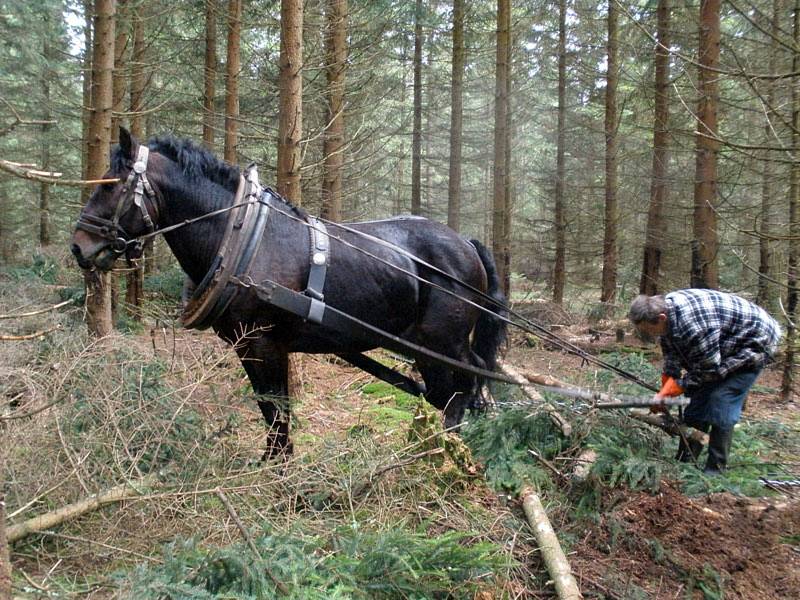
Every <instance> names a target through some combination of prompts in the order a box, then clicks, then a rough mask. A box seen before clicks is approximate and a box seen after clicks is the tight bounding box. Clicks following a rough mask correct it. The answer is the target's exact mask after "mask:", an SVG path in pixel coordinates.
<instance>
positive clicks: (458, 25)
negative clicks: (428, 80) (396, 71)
mask: <svg viewBox="0 0 800 600" xmlns="http://www.w3.org/2000/svg"><path fill="white" fill-rule="evenodd" d="M450 81H451V84H450V86H451V87H450V174H449V178H448V182H447V225H448V226H449V227H450V228H451V229H453V230H454V231H459V230H460V227H461V137H462V132H463V128H464V125H463V123H464V115H463V101H462V94H463V89H464V0H453V65H452V76H451V78H450Z"/></svg>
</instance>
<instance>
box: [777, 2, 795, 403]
mask: <svg viewBox="0 0 800 600" xmlns="http://www.w3.org/2000/svg"><path fill="white" fill-rule="evenodd" d="M794 47H795V50H794V55H793V56H792V71H793V72H795V73H796V72H797V70H798V69H800V0H795V3H794ZM792 151H793V154H794V156H795V157H797V156H798V154H800V78H797V77H795V78H794V79H793V80H792ZM791 169H792V172H791V184H790V186H789V240H790V241H789V261H788V269H787V275H786V283H787V286H788V290H787V292H786V320H787V324H786V359H785V362H784V365H783V378H782V381H781V399H782V400H783V401H784V402H788V401H789V400H790V399H791V395H792V391H793V390H794V376H795V368H794V367H795V364H794V362H795V354H796V350H797V264H798V252H800V248H798V247H800V243H798V241H797V240H799V239H800V214H798V211H797V204H798V202H800V162H798V160H797V159H796V158H795V161H794V162H793V163H792V166H791Z"/></svg>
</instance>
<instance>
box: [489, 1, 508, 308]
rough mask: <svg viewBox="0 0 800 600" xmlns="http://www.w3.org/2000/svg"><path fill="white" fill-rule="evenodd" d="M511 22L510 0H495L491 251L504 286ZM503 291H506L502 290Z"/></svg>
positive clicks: (506, 250)
mask: <svg viewBox="0 0 800 600" xmlns="http://www.w3.org/2000/svg"><path fill="white" fill-rule="evenodd" d="M510 25H511V2H510V0H497V53H496V59H495V79H494V168H493V173H492V182H493V183H492V253H493V254H494V260H495V264H496V265H497V275H498V277H499V279H500V281H501V282H502V284H503V287H504V288H505V287H506V281H507V275H508V273H507V270H508V258H507V255H508V235H507V232H506V228H505V225H506V211H507V210H508V206H507V198H508V189H507V185H506V178H507V177H508V165H507V164H506V158H507V153H506V144H507V137H508V119H507V115H508V77H509V71H510V69H509V64H508V56H509V45H510V39H509V37H510V31H509V30H510ZM504 291H505V292H506V293H507V292H508V290H504Z"/></svg>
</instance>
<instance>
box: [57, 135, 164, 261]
mask: <svg viewBox="0 0 800 600" xmlns="http://www.w3.org/2000/svg"><path fill="white" fill-rule="evenodd" d="M117 152H118V153H117V154H115V155H114V160H112V167H111V170H110V171H109V172H108V173H106V174H105V175H104V177H103V179H116V180H117V181H116V182H109V183H103V184H101V185H99V186H98V187H97V188H96V189H95V190H94V192H93V193H92V195H91V197H90V198H89V201H88V202H87V203H86V206H84V207H83V210H82V211H81V214H80V217H78V222H77V223H76V225H75V233H73V235H72V245H71V250H72V254H73V255H74V256H75V258H76V260H77V261H78V265H79V266H80V267H81V268H82V269H95V268H96V269H100V270H101V271H107V270H109V269H111V267H112V266H113V264H114V261H116V259H117V258H119V257H120V256H123V255H124V256H125V257H126V258H127V259H128V260H131V259H134V258H138V257H139V256H140V255H141V253H142V244H141V242H140V241H139V240H138V238H139V237H140V236H142V235H145V234H147V233H150V232H152V231H154V230H155V228H156V224H157V223H158V200H157V198H156V195H157V190H154V189H153V186H152V185H151V182H150V179H148V172H149V171H152V169H150V168H149V167H151V166H152V162H153V161H152V160H151V157H150V155H149V149H148V148H147V146H146V145H144V144H139V142H137V141H136V140H135V139H134V138H133V137H132V136H131V134H130V133H129V132H128V131H127V130H126V129H124V128H122V127H120V135H119V150H118V151H117Z"/></svg>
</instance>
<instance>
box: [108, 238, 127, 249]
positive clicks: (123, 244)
mask: <svg viewBox="0 0 800 600" xmlns="http://www.w3.org/2000/svg"><path fill="white" fill-rule="evenodd" d="M127 247H128V241H127V240H125V239H123V238H121V237H118V238H115V239H114V241H112V242H111V249H112V250H113V251H114V252H125V249H126V248H127Z"/></svg>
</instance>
